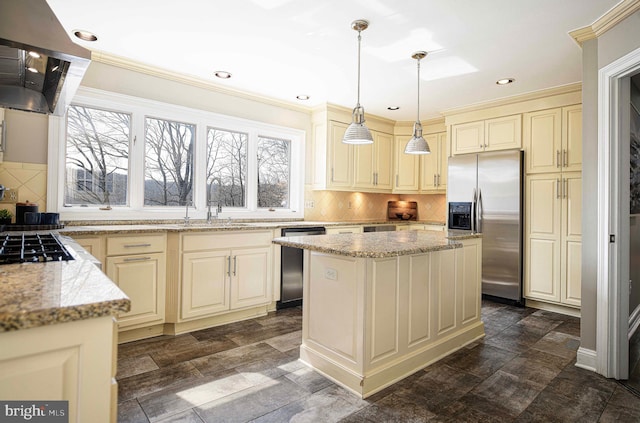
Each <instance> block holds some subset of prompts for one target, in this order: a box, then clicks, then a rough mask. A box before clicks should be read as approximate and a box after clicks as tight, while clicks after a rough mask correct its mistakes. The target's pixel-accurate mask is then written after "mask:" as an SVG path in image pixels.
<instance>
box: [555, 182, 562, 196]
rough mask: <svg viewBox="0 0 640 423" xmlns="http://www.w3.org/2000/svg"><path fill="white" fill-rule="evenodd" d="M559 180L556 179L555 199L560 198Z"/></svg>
mask: <svg viewBox="0 0 640 423" xmlns="http://www.w3.org/2000/svg"><path fill="white" fill-rule="evenodd" d="M560 197H561V194H560V178H558V179H556V198H560Z"/></svg>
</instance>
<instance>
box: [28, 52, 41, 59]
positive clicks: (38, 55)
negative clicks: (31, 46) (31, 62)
mask: <svg viewBox="0 0 640 423" xmlns="http://www.w3.org/2000/svg"><path fill="white" fill-rule="evenodd" d="M29 56H31V57H33V58H34V59H39V58H40V54H38V53H36V52H35V51H30V52H29Z"/></svg>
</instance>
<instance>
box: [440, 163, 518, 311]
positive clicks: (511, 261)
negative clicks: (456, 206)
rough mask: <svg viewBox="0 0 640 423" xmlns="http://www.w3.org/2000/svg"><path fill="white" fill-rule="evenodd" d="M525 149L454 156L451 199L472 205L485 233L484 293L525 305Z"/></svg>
mask: <svg viewBox="0 0 640 423" xmlns="http://www.w3.org/2000/svg"><path fill="white" fill-rule="evenodd" d="M523 154H524V153H523V152H522V151H517V150H508V151H498V152H491V153H479V154H465V155H461V156H455V157H450V158H449V168H448V182H447V184H448V186H447V201H448V202H449V203H452V202H470V203H472V219H471V220H472V223H473V225H472V226H473V228H472V230H474V231H476V232H479V233H482V294H483V295H490V296H492V297H496V298H503V299H506V300H510V301H511V302H514V303H518V304H522V303H523V300H522V245H523V241H522V236H523V222H524V220H523V186H524V184H523V174H524V172H523V164H524V161H523V158H524V156H523Z"/></svg>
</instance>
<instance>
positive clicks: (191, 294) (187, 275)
mask: <svg viewBox="0 0 640 423" xmlns="http://www.w3.org/2000/svg"><path fill="white" fill-rule="evenodd" d="M230 261H231V253H230V251H229V250H222V251H216V250H214V251H203V252H197V253H184V254H183V256H182V299H181V303H182V304H181V305H182V307H181V315H180V317H181V319H190V318H194V317H205V316H208V315H211V314H215V313H219V312H222V311H226V310H229V281H230V277H231V271H232V270H233V269H232V268H231V266H233V264H232V263H230Z"/></svg>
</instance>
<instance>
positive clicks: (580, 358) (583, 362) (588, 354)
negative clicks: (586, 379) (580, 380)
mask: <svg viewBox="0 0 640 423" xmlns="http://www.w3.org/2000/svg"><path fill="white" fill-rule="evenodd" d="M597 362H598V354H597V353H596V352H595V351H594V350H589V349H587V348H582V347H580V348H578V353H577V356H576V367H580V368H581V369H585V370H590V371H592V372H595V373H597V370H596V366H597Z"/></svg>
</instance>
